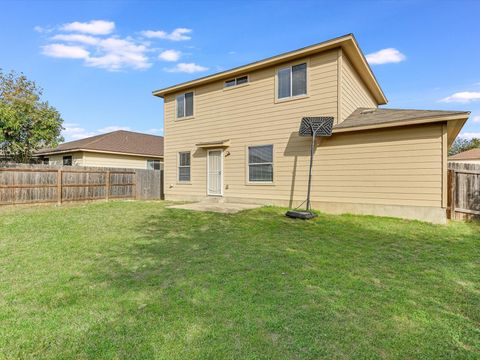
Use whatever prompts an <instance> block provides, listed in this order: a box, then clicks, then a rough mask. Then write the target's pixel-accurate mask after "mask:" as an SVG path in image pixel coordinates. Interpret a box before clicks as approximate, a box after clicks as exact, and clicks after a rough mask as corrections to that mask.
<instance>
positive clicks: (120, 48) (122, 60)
mask: <svg viewBox="0 0 480 360" xmlns="http://www.w3.org/2000/svg"><path fill="white" fill-rule="evenodd" d="M97 51H98V52H100V53H101V54H102V55H100V56H93V57H88V58H87V59H86V65H87V66H93V67H99V68H103V69H107V70H112V71H115V70H120V69H123V68H128V67H131V68H133V69H147V68H149V67H150V66H152V64H151V63H150V62H149V59H148V56H147V55H146V53H147V52H148V51H149V49H148V47H147V46H145V45H143V44H136V43H134V42H133V40H130V39H119V38H108V39H102V40H100V42H99V43H98V44H97Z"/></svg>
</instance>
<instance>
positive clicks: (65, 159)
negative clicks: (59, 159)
mask: <svg viewBox="0 0 480 360" xmlns="http://www.w3.org/2000/svg"><path fill="white" fill-rule="evenodd" d="M72 164H73V162H72V156H71V155H68V156H64V157H63V166H72Z"/></svg>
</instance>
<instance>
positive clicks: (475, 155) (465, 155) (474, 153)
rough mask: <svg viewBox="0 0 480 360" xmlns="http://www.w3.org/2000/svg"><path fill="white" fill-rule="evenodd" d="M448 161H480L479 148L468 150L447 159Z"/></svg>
mask: <svg viewBox="0 0 480 360" xmlns="http://www.w3.org/2000/svg"><path fill="white" fill-rule="evenodd" d="M448 160H480V148H476V149H470V150H467V151H463V152H461V153H458V154H455V155H452V156H449V157H448Z"/></svg>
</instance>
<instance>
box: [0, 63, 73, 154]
mask: <svg viewBox="0 0 480 360" xmlns="http://www.w3.org/2000/svg"><path fill="white" fill-rule="evenodd" d="M42 92H43V90H42V88H40V87H39V86H37V84H36V83H35V82H34V81H31V80H28V79H27V77H26V76H25V75H23V74H20V75H17V74H16V73H15V72H13V71H12V72H10V73H8V74H6V73H4V72H3V71H2V69H0V151H1V152H2V153H3V154H2V155H3V156H5V157H7V158H11V159H12V160H14V161H16V162H28V161H29V160H30V159H31V157H32V154H33V152H34V151H36V150H39V149H41V148H43V147H55V146H57V145H58V143H59V142H61V141H63V138H62V136H61V131H62V130H63V127H62V123H63V119H62V117H61V115H60V113H59V112H58V111H57V109H55V108H54V107H53V106H50V105H49V103H48V102H46V101H42V100H41V96H42Z"/></svg>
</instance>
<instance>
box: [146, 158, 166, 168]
mask: <svg viewBox="0 0 480 360" xmlns="http://www.w3.org/2000/svg"><path fill="white" fill-rule="evenodd" d="M150 161H153V163H154V164H155V162H156V161H158V164H159V169H158V170H157V171H159V170H162V161H161V160H160V159H147V170H155V165H154V166H153V169H149V168H148V163H149V162H150Z"/></svg>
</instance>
